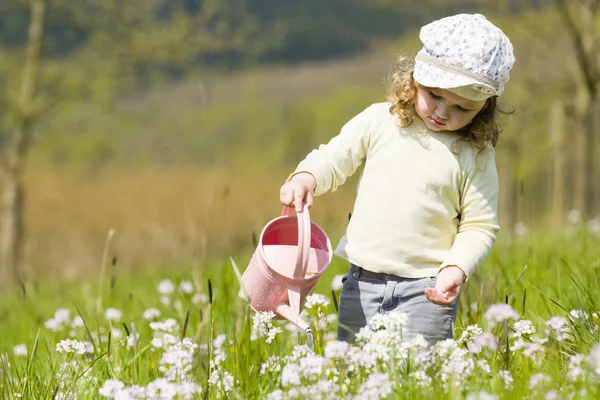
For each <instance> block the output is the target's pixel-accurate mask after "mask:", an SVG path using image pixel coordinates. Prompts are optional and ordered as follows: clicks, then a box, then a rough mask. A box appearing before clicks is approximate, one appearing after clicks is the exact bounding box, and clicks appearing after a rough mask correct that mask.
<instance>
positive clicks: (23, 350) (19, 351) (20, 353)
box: [13, 344, 27, 357]
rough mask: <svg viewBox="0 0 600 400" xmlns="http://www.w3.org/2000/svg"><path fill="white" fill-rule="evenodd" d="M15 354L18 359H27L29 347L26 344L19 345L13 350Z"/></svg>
mask: <svg viewBox="0 0 600 400" xmlns="http://www.w3.org/2000/svg"><path fill="white" fill-rule="evenodd" d="M13 353H14V355H15V356H17V357H27V346H26V345H25V344H18V345H16V346H15V347H14V348H13Z"/></svg>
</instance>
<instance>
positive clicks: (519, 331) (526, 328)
mask: <svg viewBox="0 0 600 400" xmlns="http://www.w3.org/2000/svg"><path fill="white" fill-rule="evenodd" d="M513 327H514V330H515V333H514V334H515V336H517V337H521V336H527V335H532V334H534V333H535V327H534V326H533V324H532V323H531V321H529V320H527V319H522V320H519V321H517V322H515V324H514V326H513Z"/></svg>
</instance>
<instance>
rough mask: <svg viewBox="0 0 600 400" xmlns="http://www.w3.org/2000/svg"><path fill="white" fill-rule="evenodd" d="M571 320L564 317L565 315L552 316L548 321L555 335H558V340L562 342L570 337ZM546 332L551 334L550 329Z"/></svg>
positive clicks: (547, 323)
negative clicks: (569, 326) (568, 330)
mask: <svg viewBox="0 0 600 400" xmlns="http://www.w3.org/2000/svg"><path fill="white" fill-rule="evenodd" d="M568 324H569V321H567V320H566V319H564V318H563V317H556V316H555V317H552V318H550V319H549V320H548V321H546V325H548V327H550V328H551V329H552V330H553V332H554V335H555V336H556V340H557V341H559V342H561V341H563V340H565V339H567V338H568V333H567V326H568ZM546 334H547V335H549V334H550V331H549V330H546Z"/></svg>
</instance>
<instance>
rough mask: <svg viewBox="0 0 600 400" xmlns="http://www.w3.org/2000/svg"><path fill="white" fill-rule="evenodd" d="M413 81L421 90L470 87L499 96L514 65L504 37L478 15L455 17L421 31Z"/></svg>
mask: <svg viewBox="0 0 600 400" xmlns="http://www.w3.org/2000/svg"><path fill="white" fill-rule="evenodd" d="M419 38H420V39H421V42H423V48H422V49H421V51H420V52H419V55H417V59H416V62H415V71H414V78H415V80H416V81H417V82H419V83H420V84H422V85H424V86H429V87H438V88H442V89H444V88H456V87H461V86H471V87H473V88H474V89H477V90H478V91H480V92H483V93H485V94H487V95H489V96H494V95H495V96H500V95H501V94H502V92H503V91H504V85H505V84H506V82H508V80H509V78H510V70H511V69H512V67H513V65H514V63H515V56H514V51H513V47H512V44H511V43H510V40H509V39H508V37H507V36H506V35H505V34H504V33H503V32H502V31H501V30H500V29H499V28H497V27H496V26H495V25H494V24H492V23H491V22H489V21H488V20H487V19H486V18H485V17H484V16H483V15H481V14H474V15H471V14H458V15H454V16H451V17H446V18H442V19H439V20H437V21H434V22H432V23H430V24H427V25H425V26H424V27H422V28H421V32H420V35H419Z"/></svg>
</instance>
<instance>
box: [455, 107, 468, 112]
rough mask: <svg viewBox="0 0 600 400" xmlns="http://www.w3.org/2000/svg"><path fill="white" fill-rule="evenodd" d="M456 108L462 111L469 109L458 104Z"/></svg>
mask: <svg viewBox="0 0 600 400" xmlns="http://www.w3.org/2000/svg"><path fill="white" fill-rule="evenodd" d="M456 108H457V109H458V111H461V112H465V111H467V109H466V108H462V107H461V106H456Z"/></svg>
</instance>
